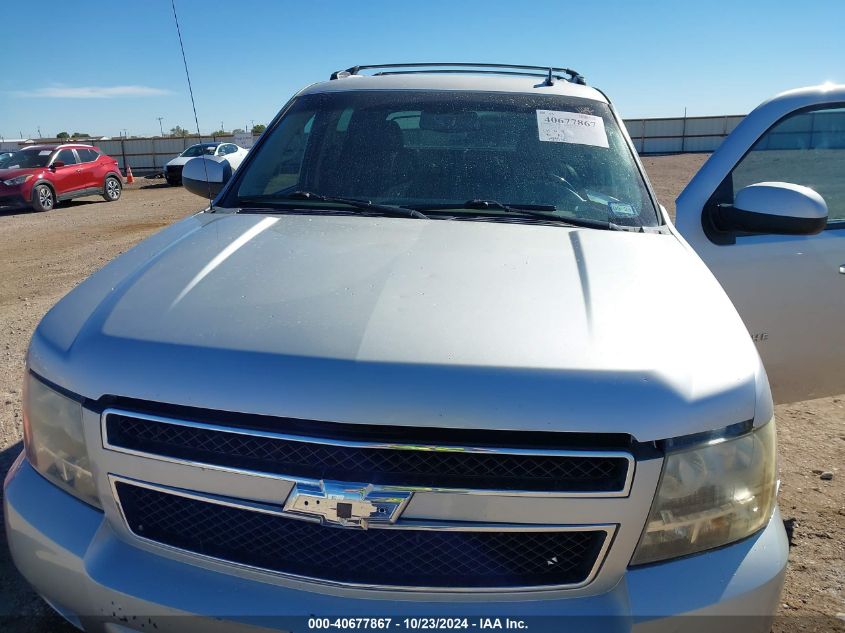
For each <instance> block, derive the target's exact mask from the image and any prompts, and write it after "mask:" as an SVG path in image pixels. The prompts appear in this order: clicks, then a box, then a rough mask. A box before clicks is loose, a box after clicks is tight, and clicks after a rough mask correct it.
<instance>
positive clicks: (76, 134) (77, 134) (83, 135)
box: [71, 132, 91, 138]
mask: <svg viewBox="0 0 845 633" xmlns="http://www.w3.org/2000/svg"><path fill="white" fill-rule="evenodd" d="M71 136H72V137H73V138H91V135H90V134H86V133H85V132H74V133H73V134H71Z"/></svg>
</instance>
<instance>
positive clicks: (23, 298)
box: [0, 155, 845, 632]
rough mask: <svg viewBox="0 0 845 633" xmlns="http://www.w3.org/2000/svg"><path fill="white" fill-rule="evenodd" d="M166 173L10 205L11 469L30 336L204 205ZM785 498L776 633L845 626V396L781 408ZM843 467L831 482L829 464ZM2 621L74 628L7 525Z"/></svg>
mask: <svg viewBox="0 0 845 633" xmlns="http://www.w3.org/2000/svg"><path fill="white" fill-rule="evenodd" d="M705 158H706V156H705V155H683V156H664V157H652V158H646V159H645V161H644V162H645V164H646V169H647V170H648V173H649V177H650V178H651V180H652V183H653V184H654V186H655V188H656V189H657V192H658V196H659V198H660V200H661V202H662V203H663V204H664V205H665V206H666V207H667V208H668V209H669V210H670V212H673V211H674V199H675V197H676V196H677V194H678V193H679V192H680V190H681V189H682V188H683V186H684V185H685V184H686V182H687V181H688V180H689V178H690V176H691V175H692V174H693V173H694V172H695V170H696V169H697V168H698V167H699V166H700V165H701V163H702V162H703V161H704V159H705ZM161 182H162V181H160V180H158V181H156V180H144V179H138V181H136V183H135V185H133V186H131V187H129V188H127V190H126V191H125V192H124V195H123V197H122V198H121V200H120V201H118V202H116V203H113V204H106V203H104V202H102V201H101V200H100V199H95V198H86V199H84V200H82V201H76V202H70V203H66V204H63V205H61V206H60V207H58V208H57V209H55V210H54V211H52V212H50V213H45V214H35V213H26V212H4V211H0V478H2V476H3V475H5V472H6V470H7V469H8V468H9V465H10V464H11V462H12V460H13V459H14V458H15V456H16V455H17V454H18V452H19V451H20V440H21V413H20V399H21V392H20V387H21V375H22V371H23V364H24V354H25V352H26V346H27V343H28V341H29V338H30V335H31V334H32V331H33V329H34V327H35V326H36V324H37V323H38V321H39V319H41V317H42V316H43V315H44V313H45V312H46V311H47V310H48V309H49V308H50V307H51V306H52V305H53V304H54V303H55V302H56V301H57V300H58V299H60V298H61V297H62V296H63V295H64V294H65V293H66V292H68V291H69V290H70V289H71V288H73V287H74V286H75V285H76V284H77V283H79V282H80V281H81V280H83V279H84V278H85V277H87V276H88V275H89V274H91V273H92V272H93V271H95V270H97V269H98V268H100V267H101V266H103V264H105V263H106V262H107V261H109V260H110V259H112V258H114V257H115V256H117V255H118V254H120V253H122V252H124V251H125V250H127V249H128V248H130V247H131V246H132V245H134V244H135V243H136V242H138V241H140V240H142V239H143V238H145V237H147V236H148V235H150V234H152V233H153V232H155V231H156V230H158V229H160V228H161V227H164V226H166V225H168V224H170V223H172V222H174V221H175V220H178V219H180V218H182V217H184V216H185V215H187V214H189V213H192V212H194V211H196V210H198V209H199V208H201V207H202V201H201V200H200V199H199V198H197V197H195V196H193V195H191V194H189V193H188V192H186V191H185V190H184V189H181V188H172V187H166V186H163V185H161V184H160V183H161ZM777 417H778V425H779V427H778V430H779V442H780V457H781V462H780V468H781V477H782V482H783V483H782V487H781V494H780V507H781V511H782V513H783V516H784V518H785V519H787V521H788V524H789V525H790V526H791V528H792V530H793V532H792V549H791V553H790V565H789V570H788V573H787V580H786V590H785V591H784V594H783V599H782V603H783V604H782V605H781V609H780V613H779V616H780V617H779V618H778V619H777V621H776V624H775V630H776V631H780V632H785V631H832V630H840V631H841V630H845V626H843V625H845V622H843V620H845V562H843V561H845V471H843V464H845V395H843V396H842V397H835V398H825V399H821V400H815V401H811V402H803V403H799V404H794V405H789V406H781V407H778V408H777ZM823 471H829V472H832V473H833V479H832V480H829V481H828V480H822V479H821V478H820V473H821V472H823ZM0 628H2V629H3V630H5V631H12V630H14V631H27V632H36V631H38V632H45V631H50V632H53V631H62V632H64V631H70V630H73V629H71V628H70V627H69V626H67V625H65V624H64V623H63V621H62V620H60V619H59V618H58V617H57V616H53V615H52V612H51V611H50V609H49V608H48V607H47V606H46V605H44V603H42V602H41V600H40V599H39V598H38V597H37V596H36V595H35V594H34V593H33V592H32V591H31V590H30V589H29V587H28V585H27V584H26V582H25V581H24V580H23V579H22V578H21V577H20V575H19V574H18V573H17V571H16V570H15V569H14V566H13V565H12V562H11V560H10V558H9V554H8V549H7V547H6V543H5V533H4V532H3V531H2V530H0Z"/></svg>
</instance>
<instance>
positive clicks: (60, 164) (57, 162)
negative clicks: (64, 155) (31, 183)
mask: <svg viewBox="0 0 845 633" xmlns="http://www.w3.org/2000/svg"><path fill="white" fill-rule="evenodd" d="M64 166H65V163H64V161H61V160H54V161H53V164H52V165H50V167H51V168H53V169H58V168H59V167H64Z"/></svg>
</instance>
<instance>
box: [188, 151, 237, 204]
mask: <svg viewBox="0 0 845 633" xmlns="http://www.w3.org/2000/svg"><path fill="white" fill-rule="evenodd" d="M231 177H232V166H231V165H230V164H229V162H228V161H227V160H226V159H225V158H223V157H222V156H199V157H197V158H192V159H191V160H189V161H188V162H187V163H185V166H184V167H183V168H182V185H183V186H184V187H185V189H187V190H188V191H190V192H191V193H193V194H196V195H198V196H202V197H203V198H214V197H215V196H216V195H217V194H218V193H220V191H221V190H222V189H223V186H224V185H225V184H226V183H227V182H229V179H230V178H231Z"/></svg>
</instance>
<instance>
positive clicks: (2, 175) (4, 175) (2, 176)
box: [0, 167, 47, 181]
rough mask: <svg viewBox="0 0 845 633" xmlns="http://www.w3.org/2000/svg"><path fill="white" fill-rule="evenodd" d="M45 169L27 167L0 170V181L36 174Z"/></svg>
mask: <svg viewBox="0 0 845 633" xmlns="http://www.w3.org/2000/svg"><path fill="white" fill-rule="evenodd" d="M45 169H47V168H46V167H27V168H23V169H22V168H20V167H18V168H14V169H0V181H3V180H9V179H10V178H17V177H18V176H25V175H27V174H37V173H38V172H41V171H44V170H45Z"/></svg>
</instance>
